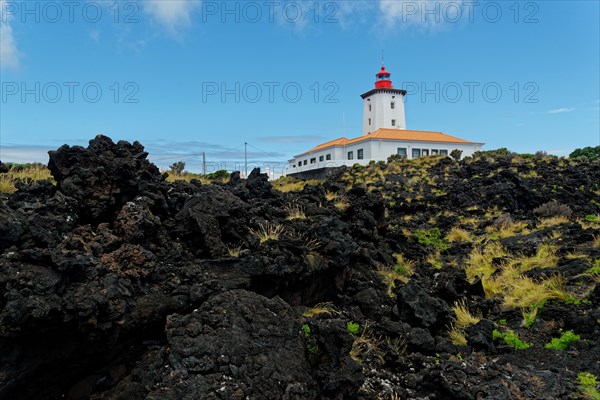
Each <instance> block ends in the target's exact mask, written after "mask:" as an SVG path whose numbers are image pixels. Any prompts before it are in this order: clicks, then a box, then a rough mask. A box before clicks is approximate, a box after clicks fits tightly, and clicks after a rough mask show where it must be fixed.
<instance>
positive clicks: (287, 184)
mask: <svg viewBox="0 0 600 400" xmlns="http://www.w3.org/2000/svg"><path fill="white" fill-rule="evenodd" d="M319 183H321V181H319V180H317V179H308V180H302V179H295V178H292V177H289V176H284V177H281V178H279V179H277V180H276V181H274V182H273V188H275V189H277V190H279V191H280V192H286V193H287V192H300V191H301V190H302V189H304V187H305V186H306V185H316V184H319Z"/></svg>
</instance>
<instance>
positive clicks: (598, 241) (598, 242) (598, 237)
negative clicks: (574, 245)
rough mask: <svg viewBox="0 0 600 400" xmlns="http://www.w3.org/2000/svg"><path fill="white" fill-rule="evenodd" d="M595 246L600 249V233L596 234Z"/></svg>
mask: <svg viewBox="0 0 600 400" xmlns="http://www.w3.org/2000/svg"><path fill="white" fill-rule="evenodd" d="M593 246H594V247H595V248H596V249H600V235H596V236H594V243H593Z"/></svg>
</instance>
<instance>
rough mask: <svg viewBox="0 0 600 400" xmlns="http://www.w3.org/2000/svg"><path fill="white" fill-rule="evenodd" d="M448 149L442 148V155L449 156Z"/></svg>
mask: <svg viewBox="0 0 600 400" xmlns="http://www.w3.org/2000/svg"><path fill="white" fill-rule="evenodd" d="M447 155H448V150H440V156H447Z"/></svg>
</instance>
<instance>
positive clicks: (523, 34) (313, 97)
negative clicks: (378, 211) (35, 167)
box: [0, 0, 600, 170]
mask: <svg viewBox="0 0 600 400" xmlns="http://www.w3.org/2000/svg"><path fill="white" fill-rule="evenodd" d="M0 3H1V7H2V16H1V24H2V25H1V32H0V33H1V35H0V38H1V57H0V64H1V70H0V71H1V76H0V80H1V83H2V87H1V89H2V93H1V96H0V97H1V98H0V107H1V110H0V112H1V115H0V118H1V120H0V145H1V149H0V159H2V160H3V161H42V162H46V161H47V154H46V151H47V150H48V149H54V148H57V147H58V146H60V145H62V144H63V143H68V144H80V145H85V144H86V143H87V141H88V140H90V139H91V138H93V137H94V136H95V135H96V134H98V133H104V134H106V135H108V136H110V137H111V138H113V140H115V141H116V140H120V139H125V140H129V141H132V140H139V141H140V142H142V143H143V144H144V145H145V146H146V148H147V150H148V151H149V152H150V155H151V159H152V160H155V161H156V163H157V164H159V165H160V166H162V167H165V166H167V165H169V164H170V163H172V162H174V161H177V160H178V159H182V160H184V161H186V162H187V164H188V167H189V168H188V169H191V170H198V168H199V165H200V164H199V160H200V158H199V157H198V156H190V155H191V154H198V153H201V152H205V153H206V155H207V159H208V161H209V162H212V161H220V160H242V159H243V148H244V142H248V143H249V144H250V145H249V147H248V150H249V157H250V159H251V160H277V161H285V160H287V159H288V158H290V157H291V156H293V155H294V154H298V153H301V152H303V151H305V150H307V149H308V148H310V147H313V146H314V145H316V144H318V143H320V142H323V141H326V140H331V139H334V138H337V137H340V136H346V137H356V136H358V135H360V131H361V121H362V115H361V113H362V100H361V98H360V94H361V93H364V92H366V91H368V90H370V89H371V88H373V86H374V80H375V73H376V72H377V71H378V70H379V67H380V64H381V50H382V49H384V50H385V52H384V54H385V65H386V67H387V69H388V70H389V71H390V72H391V73H392V80H393V83H394V86H395V87H396V88H406V89H407V90H408V91H409V94H408V96H407V100H406V105H405V108H406V115H407V126H408V128H409V129H417V130H436V131H442V132H444V133H447V134H450V135H454V136H458V137H462V138H465V139H469V140H473V141H481V142H485V143H486V146H485V148H486V149H494V148H498V147H508V148H509V149H511V150H514V151H518V152H535V151H537V150H545V151H549V152H552V153H555V154H560V155H565V154H568V153H569V152H570V151H572V150H573V149H575V148H577V147H583V146H589V145H599V144H600V72H599V71H600V31H599V22H598V21H599V20H600V9H599V2H598V1H521V2H516V1H495V2H494V1H479V2H473V1H471V2H467V1H462V0H459V1H450V0H427V1H401V0H393V1H389V0H369V1H337V2H335V1H321V2H315V1H256V2H253V1H239V2H238V1H227V2H221V1H219V2H214V1H203V2H201V1H192V0H187V1H180V0H159V1H150V0H137V1H119V2H116V1H114V0H112V1H32V0H28V1H26V2H23V1H9V0H0Z"/></svg>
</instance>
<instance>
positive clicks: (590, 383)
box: [577, 372, 600, 400]
mask: <svg viewBox="0 0 600 400" xmlns="http://www.w3.org/2000/svg"><path fill="white" fill-rule="evenodd" d="M577 380H578V381H579V389H581V392H582V393H583V394H584V395H585V397H587V398H589V399H592V400H600V392H599V391H598V389H596V386H598V379H597V378H596V377H595V376H594V375H592V374H590V373H589V372H580V373H579V375H577Z"/></svg>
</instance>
